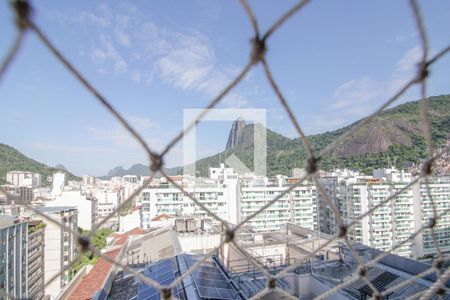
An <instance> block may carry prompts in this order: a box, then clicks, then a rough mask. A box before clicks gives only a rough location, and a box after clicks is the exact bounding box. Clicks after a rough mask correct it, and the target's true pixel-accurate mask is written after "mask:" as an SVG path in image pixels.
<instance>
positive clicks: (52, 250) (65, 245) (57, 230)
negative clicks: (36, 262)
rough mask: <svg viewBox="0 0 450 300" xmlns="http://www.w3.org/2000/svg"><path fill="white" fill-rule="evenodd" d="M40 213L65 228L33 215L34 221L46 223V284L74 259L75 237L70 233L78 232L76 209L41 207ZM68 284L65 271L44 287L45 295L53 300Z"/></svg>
mask: <svg viewBox="0 0 450 300" xmlns="http://www.w3.org/2000/svg"><path fill="white" fill-rule="evenodd" d="M40 211H41V212H42V213H44V214H46V215H49V216H50V217H51V218H52V219H54V220H56V221H57V222H59V223H61V224H64V225H65V227H61V226H59V225H56V224H54V223H53V222H49V221H48V220H46V219H45V218H44V217H42V216H40V215H35V217H34V218H35V219H37V220H43V221H44V222H45V223H46V226H45V274H44V279H45V282H46V283H47V282H48V281H49V280H50V279H51V278H52V277H53V276H55V275H56V274H58V273H59V272H61V270H63V268H64V267H65V266H67V265H68V264H69V263H70V261H72V260H73V259H75V255H76V237H75V235H73V234H72V232H74V231H76V230H78V224H77V209H76V208H75V207H70V206H66V207H64V206H61V207H43V208H41V209H40ZM68 282H69V274H68V271H66V272H65V273H64V274H62V275H59V276H57V277H56V278H55V279H54V280H53V281H52V282H50V283H48V284H47V285H46V287H45V294H46V295H48V296H49V297H50V299H55V298H56V297H57V296H58V294H59V293H60V292H61V289H62V288H63V287H64V286H65V285H66V284H67V283H68Z"/></svg>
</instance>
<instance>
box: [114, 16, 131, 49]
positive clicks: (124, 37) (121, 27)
mask: <svg viewBox="0 0 450 300" xmlns="http://www.w3.org/2000/svg"><path fill="white" fill-rule="evenodd" d="M128 20H129V18H128V17H126V16H121V15H118V16H117V17H116V22H117V24H116V27H115V28H114V37H115V38H116V40H117V42H118V43H119V44H121V45H122V46H125V47H130V46H131V41H130V36H129V35H128V33H127V32H126V29H127V26H128Z"/></svg>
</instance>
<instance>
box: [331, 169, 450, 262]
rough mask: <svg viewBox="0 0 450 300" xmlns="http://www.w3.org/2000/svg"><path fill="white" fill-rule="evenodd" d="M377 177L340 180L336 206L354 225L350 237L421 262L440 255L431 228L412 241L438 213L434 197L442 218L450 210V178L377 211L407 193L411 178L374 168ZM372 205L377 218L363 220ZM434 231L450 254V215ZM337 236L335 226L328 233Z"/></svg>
mask: <svg viewBox="0 0 450 300" xmlns="http://www.w3.org/2000/svg"><path fill="white" fill-rule="evenodd" d="M374 175H375V176H374V177H377V178H370V177H367V176H365V177H357V176H356V177H348V178H342V179H339V180H338V181H339V183H338V190H337V193H336V198H337V207H338V209H339V212H340V214H341V216H342V217H343V220H344V222H345V223H346V224H352V223H353V225H352V226H351V227H350V228H349V229H348V236H349V239H350V240H351V241H352V242H357V243H362V244H365V245H368V246H371V247H374V248H377V249H379V250H383V251H389V250H390V249H391V248H393V247H397V248H396V250H395V251H394V253H395V254H397V255H400V256H409V257H413V258H421V257H424V256H429V255H434V254H436V248H435V247H434V243H433V240H432V236H431V232H430V230H425V231H424V232H422V233H419V234H418V235H416V236H415V238H414V239H413V240H411V239H410V236H411V234H413V233H414V232H417V231H419V230H420V228H421V227H422V226H427V224H428V223H429V222H430V218H431V217H432V216H433V215H434V214H433V213H434V210H433V205H432V201H431V199H430V197H429V195H431V196H432V199H433V201H434V203H435V206H436V210H437V213H438V214H439V213H440V212H443V211H445V210H446V209H449V208H450V179H449V178H437V179H434V180H433V181H431V182H430V183H428V184H426V183H425V182H424V181H421V182H420V183H417V184H415V185H413V186H412V187H411V188H409V189H407V190H405V191H404V192H403V193H401V194H400V195H398V196H396V197H395V198H394V199H392V200H391V201H388V202H386V203H385V204H383V205H381V206H380V207H377V206H378V205H379V204H380V203H382V202H383V201H384V200H385V199H387V198H388V197H390V196H391V195H393V194H395V193H397V192H399V191H400V190H402V189H404V188H405V186H407V185H408V184H409V183H410V182H411V179H412V177H411V174H409V173H406V172H404V171H398V170H396V169H392V168H391V169H383V170H375V171H374ZM428 188H429V191H428ZM373 207H377V208H376V209H375V210H374V211H373V212H372V214H370V215H368V216H366V217H364V218H362V219H360V217H361V216H362V215H364V214H366V213H367V212H368V211H369V210H371V209H372V208H373ZM323 228H325V226H323ZM435 231H436V239H437V242H438V244H439V248H440V250H441V251H445V252H450V216H449V215H448V214H447V215H444V216H443V217H442V218H440V221H439V222H437V224H436V227H435ZM336 232H337V230H336V228H334V230H333V229H332V230H330V231H329V232H327V233H331V234H333V233H336Z"/></svg>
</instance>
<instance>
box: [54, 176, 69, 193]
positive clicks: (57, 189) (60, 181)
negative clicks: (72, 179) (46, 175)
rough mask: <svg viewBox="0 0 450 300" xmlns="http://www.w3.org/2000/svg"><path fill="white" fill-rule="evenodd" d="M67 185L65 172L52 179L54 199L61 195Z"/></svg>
mask: <svg viewBox="0 0 450 300" xmlns="http://www.w3.org/2000/svg"><path fill="white" fill-rule="evenodd" d="M66 185H67V177H66V174H65V173H64V172H56V173H55V174H53V179H52V195H53V196H54V197H56V196H59V195H61V192H62V190H63V189H64V186H66Z"/></svg>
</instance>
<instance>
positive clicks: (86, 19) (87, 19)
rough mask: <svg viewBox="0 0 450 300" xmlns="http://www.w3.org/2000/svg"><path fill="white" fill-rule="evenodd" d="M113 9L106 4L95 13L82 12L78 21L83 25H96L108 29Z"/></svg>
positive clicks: (100, 6)
mask: <svg viewBox="0 0 450 300" xmlns="http://www.w3.org/2000/svg"><path fill="white" fill-rule="evenodd" d="M111 14H112V12H111V9H110V8H109V7H108V6H107V5H106V4H101V5H99V6H98V7H97V9H96V10H95V11H94V12H93V11H82V12H81V13H80V15H79V17H78V21H79V22H80V23H81V24H83V25H96V26H100V27H103V28H108V27H109V26H110V25H111Z"/></svg>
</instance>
